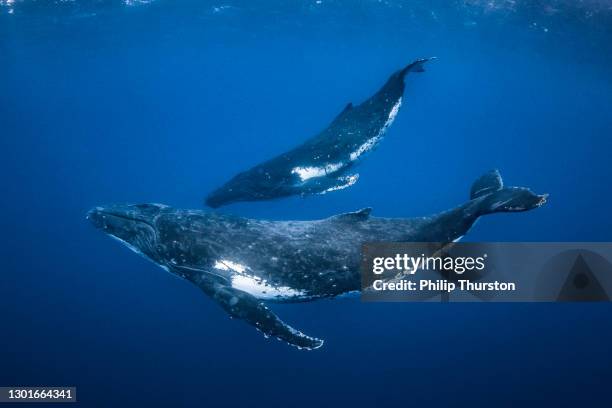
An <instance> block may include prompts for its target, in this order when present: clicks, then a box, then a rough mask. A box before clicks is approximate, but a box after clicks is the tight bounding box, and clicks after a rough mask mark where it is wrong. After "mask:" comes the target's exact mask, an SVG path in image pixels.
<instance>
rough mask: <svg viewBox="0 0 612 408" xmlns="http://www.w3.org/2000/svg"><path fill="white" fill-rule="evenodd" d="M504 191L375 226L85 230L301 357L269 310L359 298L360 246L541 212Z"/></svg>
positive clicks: (107, 222) (244, 222)
mask: <svg viewBox="0 0 612 408" xmlns="http://www.w3.org/2000/svg"><path fill="white" fill-rule="evenodd" d="M546 197H547V195H537V194H534V193H533V192H531V191H530V190H529V189H527V188H523V187H504V186H503V183H502V179H501V176H500V174H499V172H497V171H496V170H495V171H491V172H488V173H486V174H484V175H483V176H481V177H480V178H479V179H478V180H476V182H475V183H474V184H473V186H472V189H471V194H470V200H469V201H467V202H465V203H464V204H462V205H459V206H458V207H455V208H453V209H450V210H447V211H444V212H442V213H439V214H437V215H433V216H430V217H421V218H377V217H371V216H370V211H371V209H370V208H365V209H362V210H359V211H355V212H350V213H346V214H340V215H335V216H332V217H330V218H326V219H321V220H315V221H263V220H255V219H247V218H240V217H235V216H230V215H222V214H217V213H211V212H205V211H201V210H180V209H174V208H171V207H169V206H166V205H162V204H138V205H114V206H109V207H96V208H94V209H92V210H91V211H90V212H89V213H88V218H89V220H90V221H91V222H92V223H93V225H94V226H95V227H97V228H99V229H101V230H102V231H103V232H105V233H106V234H108V235H110V236H112V237H114V238H116V239H118V240H120V241H121V242H123V243H124V244H125V245H127V246H128V247H129V248H131V249H132V250H134V251H135V252H137V253H139V254H141V255H144V256H145V257H146V258H148V259H150V260H151V261H153V262H154V263H156V264H157V265H159V266H161V267H162V268H164V269H165V270H167V271H168V272H171V273H173V274H175V275H177V276H179V277H181V278H184V279H186V280H188V281H189V282H191V283H193V284H194V285H196V286H197V287H199V288H200V289H201V290H202V291H203V292H204V293H205V294H207V295H208V296H210V297H211V298H212V299H214V300H215V301H216V302H217V303H218V304H219V305H220V306H221V307H222V308H223V309H225V311H226V312H227V313H229V314H230V316H232V317H236V318H239V319H243V320H245V321H246V322H248V323H250V324H251V325H253V326H255V327H256V328H257V329H258V330H260V331H261V332H263V333H264V335H266V336H274V337H277V338H279V339H281V340H283V341H285V342H287V343H289V344H291V345H294V346H297V347H299V348H303V349H316V348H318V347H320V346H321V345H322V344H323V340H320V339H317V338H314V337H310V336H307V335H305V334H303V333H302V332H300V331H299V330H296V329H294V328H293V327H291V326H289V325H288V324H286V323H284V322H283V321H282V320H281V319H280V318H279V317H277V316H276V315H275V314H274V313H273V312H272V311H271V310H270V309H269V308H268V306H266V303H267V302H303V301H309V300H314V299H317V298H327V297H334V296H338V295H341V294H345V293H348V292H353V291H358V290H360V272H359V264H360V259H361V256H360V248H361V245H362V244H363V243H366V242H374V241H388V242H447V243H450V242H453V241H455V240H457V239H459V238H461V237H462V236H463V235H465V234H466V233H467V232H468V230H469V229H470V228H471V226H472V225H473V224H474V222H475V221H476V220H477V219H478V218H479V217H481V216H483V215H486V214H491V213H497V212H517V211H527V210H530V209H533V208H536V207H539V206H541V205H542V204H544V203H545V202H546Z"/></svg>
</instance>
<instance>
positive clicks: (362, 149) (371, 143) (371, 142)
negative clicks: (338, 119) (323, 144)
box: [349, 98, 402, 161]
mask: <svg viewBox="0 0 612 408" xmlns="http://www.w3.org/2000/svg"><path fill="white" fill-rule="evenodd" d="M400 106H402V98H399V99H398V100H397V102H396V103H395V105H393V107H392V108H391V111H390V112H389V116H388V117H387V120H386V121H385V124H384V125H383V126H382V128H381V129H380V131H379V132H378V134H377V135H376V136H374V137H373V138H371V139H368V140H366V141H365V142H364V143H363V144H362V145H361V146H359V147H358V148H357V150H355V151H354V152H352V153H351V154H350V155H349V157H350V159H351V161H355V160H357V159H359V157H361V156H362V155H363V154H364V153H367V152H369V151H370V150H372V149H373V148H374V147H376V145H377V144H378V142H379V141H380V139H382V137H383V136H384V134H385V132H386V131H387V129H388V128H389V126H391V124H392V123H393V121H394V120H395V117H396V116H397V113H398V112H399V109H400Z"/></svg>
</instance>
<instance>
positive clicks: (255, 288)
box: [214, 259, 306, 300]
mask: <svg viewBox="0 0 612 408" xmlns="http://www.w3.org/2000/svg"><path fill="white" fill-rule="evenodd" d="M214 268H215V269H218V270H222V271H232V272H235V274H233V275H232V276H231V277H230V280H231V284H232V288H234V289H238V290H241V291H243V292H246V293H248V294H249V295H252V296H255V297H256V298H258V299H262V300H284V299H293V298H299V297H304V296H305V295H306V294H305V293H304V291H302V290H297V289H293V288H291V287H289V286H274V285H271V284H270V283H268V282H267V281H266V280H265V279H263V278H260V277H258V276H255V275H251V274H249V273H247V272H246V271H247V270H248V269H249V267H248V266H246V265H243V264H241V263H238V262H233V261H229V260H227V259H219V260H217V261H215V265H214Z"/></svg>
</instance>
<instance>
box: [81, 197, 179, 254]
mask: <svg viewBox="0 0 612 408" xmlns="http://www.w3.org/2000/svg"><path fill="white" fill-rule="evenodd" d="M165 208H168V207H167V206H165V205H163V204H135V205H112V206H108V207H95V208H92V209H91V210H90V211H89V212H88V213H87V219H88V220H89V221H90V222H91V223H92V224H93V225H94V227H96V228H98V229H99V230H101V231H102V232H104V233H106V234H107V235H109V236H111V237H113V238H115V239H117V240H119V241H121V242H122V243H124V244H125V245H126V246H127V247H128V248H130V249H132V250H133V251H134V252H137V253H140V254H144V255H147V256H149V257H151V256H152V255H153V252H154V251H155V245H156V242H157V229H156V227H155V220H156V218H157V216H158V215H159V214H160V213H161V212H162V211H163V210H164V209H165Z"/></svg>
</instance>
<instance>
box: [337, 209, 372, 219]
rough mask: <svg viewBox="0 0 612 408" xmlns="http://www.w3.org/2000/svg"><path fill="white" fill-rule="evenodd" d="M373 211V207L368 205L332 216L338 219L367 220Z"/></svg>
mask: <svg viewBox="0 0 612 408" xmlns="http://www.w3.org/2000/svg"><path fill="white" fill-rule="evenodd" d="M371 212H372V207H366V208H362V209H361V210H357V211H353V212H347V213H344V214H338V215H334V216H333V217H331V218H332V219H333V220H336V221H355V222H356V221H365V220H367V219H368V218H370V213H371Z"/></svg>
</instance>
